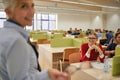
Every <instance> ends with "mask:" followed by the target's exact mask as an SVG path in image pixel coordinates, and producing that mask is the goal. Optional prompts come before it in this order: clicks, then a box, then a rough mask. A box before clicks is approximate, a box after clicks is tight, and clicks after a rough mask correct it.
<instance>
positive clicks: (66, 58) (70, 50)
mask: <svg viewBox="0 0 120 80" xmlns="http://www.w3.org/2000/svg"><path fill="white" fill-rule="evenodd" d="M76 52H79V48H66V49H65V50H64V53H63V62H64V61H69V55H70V54H73V53H76Z"/></svg>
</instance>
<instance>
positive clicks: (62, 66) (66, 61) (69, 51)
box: [59, 48, 79, 71]
mask: <svg viewBox="0 0 120 80" xmlns="http://www.w3.org/2000/svg"><path fill="white" fill-rule="evenodd" d="M73 53H79V48H66V49H64V52H63V58H62V59H60V60H59V69H60V70H61V71H64V70H65V68H66V67H67V66H68V65H69V55H70V54H73Z"/></svg>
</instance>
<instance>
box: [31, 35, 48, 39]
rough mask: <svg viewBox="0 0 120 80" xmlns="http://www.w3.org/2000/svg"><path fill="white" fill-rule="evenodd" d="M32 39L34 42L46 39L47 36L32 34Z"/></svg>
mask: <svg viewBox="0 0 120 80" xmlns="http://www.w3.org/2000/svg"><path fill="white" fill-rule="evenodd" d="M32 38H33V39H34V40H38V39H47V34H43V33H42V34H41V33H34V34H32Z"/></svg>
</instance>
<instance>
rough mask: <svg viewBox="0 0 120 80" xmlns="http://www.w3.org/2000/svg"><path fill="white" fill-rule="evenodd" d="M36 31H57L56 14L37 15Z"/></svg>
mask: <svg viewBox="0 0 120 80" xmlns="http://www.w3.org/2000/svg"><path fill="white" fill-rule="evenodd" d="M36 16H37V17H36V18H37V19H36V22H35V23H36V24H37V25H36V26H35V27H36V28H35V30H37V29H39V30H55V29H56V14H40V13H39V14H37V15H36Z"/></svg>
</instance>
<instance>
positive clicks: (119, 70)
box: [112, 56, 120, 76]
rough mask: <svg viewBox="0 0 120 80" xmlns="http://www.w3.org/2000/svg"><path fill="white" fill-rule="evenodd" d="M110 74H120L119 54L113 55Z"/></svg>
mask: <svg viewBox="0 0 120 80" xmlns="http://www.w3.org/2000/svg"><path fill="white" fill-rule="evenodd" d="M112 75H113V76H118V75H120V56H114V57H113V61H112Z"/></svg>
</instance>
